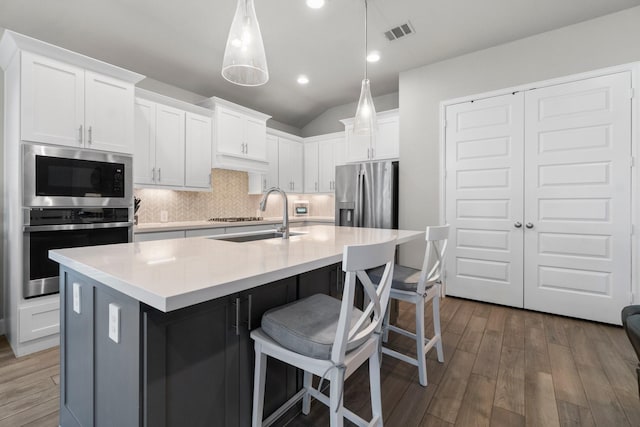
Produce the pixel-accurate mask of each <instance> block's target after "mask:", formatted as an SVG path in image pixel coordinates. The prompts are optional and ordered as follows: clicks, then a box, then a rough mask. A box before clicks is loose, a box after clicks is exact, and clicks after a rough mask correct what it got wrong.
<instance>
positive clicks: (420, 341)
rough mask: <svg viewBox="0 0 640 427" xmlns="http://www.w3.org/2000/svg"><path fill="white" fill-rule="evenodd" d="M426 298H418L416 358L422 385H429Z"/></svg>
mask: <svg viewBox="0 0 640 427" xmlns="http://www.w3.org/2000/svg"><path fill="white" fill-rule="evenodd" d="M424 346H425V343H424V299H422V298H418V299H417V300H416V358H417V360H418V374H419V375H418V377H419V380H420V385H422V386H424V387H426V386H427V357H426V354H424Z"/></svg>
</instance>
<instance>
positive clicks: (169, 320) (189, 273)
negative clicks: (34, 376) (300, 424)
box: [50, 226, 424, 427]
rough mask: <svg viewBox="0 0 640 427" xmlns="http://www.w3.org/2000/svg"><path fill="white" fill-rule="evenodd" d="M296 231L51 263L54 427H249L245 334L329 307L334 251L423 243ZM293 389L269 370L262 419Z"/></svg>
mask: <svg viewBox="0 0 640 427" xmlns="http://www.w3.org/2000/svg"><path fill="white" fill-rule="evenodd" d="M296 231H303V232H305V233H306V234H303V235H299V236H294V237H291V238H290V239H289V240H288V241H286V240H282V239H268V240H260V241H254V242H244V243H235V242H225V241H219V240H212V239H206V238H189V239H178V240H165V241H154V242H142V243H129V244H119V245H110V246H101V247H88V248H86V247H85V248H81V249H60V250H55V251H51V252H50V256H51V258H52V259H54V260H55V261H58V262H59V263H60V291H61V304H60V306H61V310H60V312H61V319H60V330H61V342H60V349H61V351H60V353H61V354H60V388H61V394H60V395H61V399H60V425H61V426H63V427H67V426H93V425H123V426H164V427H169V426H183V425H194V426H195V425H203V426H204V425H207V426H218V425H219V426H225V427H227V426H249V425H251V406H252V391H253V368H254V360H253V359H254V352H253V341H252V340H251V338H250V331H251V330H252V329H255V328H257V327H259V326H260V320H261V317H262V315H263V314H264V312H265V311H267V310H269V309H270V308H273V307H277V306H281V305H284V304H287V303H289V302H292V301H294V300H296V299H300V298H305V297H307V296H310V295H312V294H314V293H325V294H329V295H332V296H335V297H338V298H339V297H340V293H341V287H342V283H341V280H342V271H341V267H340V263H341V261H342V252H343V248H344V245H348V244H366V243H376V242H380V241H386V240H389V239H393V238H395V239H396V241H397V242H398V243H403V242H406V241H409V240H413V239H419V238H424V232H418V231H407V230H382V229H366V228H349V227H333V226H310V227H301V228H296ZM114 313H116V314H115V316H116V317H117V319H115V323H114V319H113V317H112V316H113V315H114ZM301 385H302V375H301V374H300V372H299V371H297V370H296V369H295V368H293V367H291V366H288V365H285V364H283V363H279V362H277V361H270V362H269V363H268V365H267V390H268V391H269V392H268V393H267V396H266V400H265V406H264V408H265V415H268V414H270V413H271V412H272V411H274V410H276V409H277V408H279V407H280V406H281V405H282V404H283V403H284V402H287V401H288V400H289V399H290V398H291V397H292V396H294V395H295V394H296V393H297V391H298V390H299V389H300V387H301ZM297 412H299V408H298V407H292V408H291V411H290V413H289V414H288V415H289V416H288V417H287V416H285V417H284V418H282V422H286V421H287V420H288V419H290V418H291V417H292V416H295V414H296V413H297Z"/></svg>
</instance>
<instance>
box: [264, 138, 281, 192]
mask: <svg viewBox="0 0 640 427" xmlns="http://www.w3.org/2000/svg"><path fill="white" fill-rule="evenodd" d="M266 144H267V162H268V163H269V171H268V172H267V173H266V175H265V177H264V179H265V182H264V187H263V191H264V190H266V189H267V188H271V187H277V186H278V185H279V184H278V166H279V164H280V162H279V159H278V137H276V136H273V135H267V142H266Z"/></svg>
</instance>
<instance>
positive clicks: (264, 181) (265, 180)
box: [262, 178, 267, 190]
mask: <svg viewBox="0 0 640 427" xmlns="http://www.w3.org/2000/svg"><path fill="white" fill-rule="evenodd" d="M262 189H263V190H266V189H267V178H265V179H263V180H262Z"/></svg>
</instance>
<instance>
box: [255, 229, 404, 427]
mask: <svg viewBox="0 0 640 427" xmlns="http://www.w3.org/2000/svg"><path fill="white" fill-rule="evenodd" d="M395 247H396V242H395V240H391V241H388V242H383V243H377V244H371V245H352V246H345V250H344V256H343V260H342V269H343V270H344V271H345V272H346V279H345V286H344V291H343V296H342V301H340V300H338V299H336V298H333V297H330V296H328V295H323V294H316V295H312V296H310V297H307V298H304V299H301V300H298V301H295V302H293V303H291V304H287V305H285V306H282V307H277V308H275V309H272V310H269V311H268V312H267V313H265V314H264V316H263V317H262V327H261V328H259V329H255V330H254V331H252V332H251V338H253V339H254V340H255V352H256V359H255V376H254V386H253V387H254V388H253V414H252V425H253V427H258V426H268V425H270V424H272V423H273V422H274V421H275V420H276V419H277V418H278V417H279V416H280V415H282V414H283V413H284V412H286V411H287V410H288V409H289V408H290V407H291V406H293V405H294V404H295V403H297V402H298V401H299V400H300V399H302V412H303V413H304V414H305V415H307V414H309V411H310V409H311V397H314V398H315V399H317V400H319V401H320V402H322V403H324V404H325V405H327V406H329V411H330V420H331V426H332V427H341V426H343V425H344V418H347V419H349V420H350V421H352V422H353V423H355V424H357V425H359V426H382V398H381V393H380V356H379V353H378V351H379V346H380V336H381V332H382V322H383V319H384V314H385V310H386V308H387V305H388V302H389V292H390V290H391V278H392V276H393V259H394V253H395ZM380 265H384V267H382V274H381V276H380V280H378V281H376V282H375V283H373V282H372V281H371V279H370V278H369V276H368V274H367V273H366V270H367V269H370V268H372V267H375V266H380ZM356 278H358V279H359V281H360V283H361V284H362V286H363V288H364V291H365V294H366V295H367V296H368V298H369V304H368V305H367V307H366V308H365V310H364V312H363V311H360V310H358V309H357V308H355V307H354V306H353V302H354V294H355V287H356V283H357V281H356ZM267 356H270V357H274V358H276V359H279V360H282V361H283V362H285V363H288V364H290V365H293V366H296V367H298V368H300V369H302V370H304V383H303V388H302V390H300V391H299V392H298V393H297V394H296V395H295V396H293V397H292V398H291V399H290V400H289V401H288V402H286V403H285V404H284V405H283V406H282V407H281V408H279V409H278V410H276V411H275V412H274V413H273V414H271V415H270V416H269V417H268V418H267V419H266V420H264V421H263V418H262V417H263V413H262V412H263V404H264V392H265V390H264V388H265V376H266V364H267ZM367 360H369V383H370V391H371V410H372V414H373V418H372V420H371V421H365V420H363V419H362V418H361V417H359V416H358V415H356V414H355V413H353V412H351V411H349V410H348V409H346V408H345V407H344V405H343V394H344V393H343V388H344V381H345V379H347V378H348V377H349V376H350V375H351V374H352V373H353V372H355V371H356V369H358V367H359V366H360V365H362V364H363V363H364V362H366V361H367ZM313 375H317V376H319V377H322V379H325V378H326V379H328V380H329V381H330V387H329V396H327V395H325V394H324V393H322V392H320V391H319V390H320V386H321V385H322V380H321V381H320V383H321V384H320V386H318V389H315V388H313V385H312V379H313Z"/></svg>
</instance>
